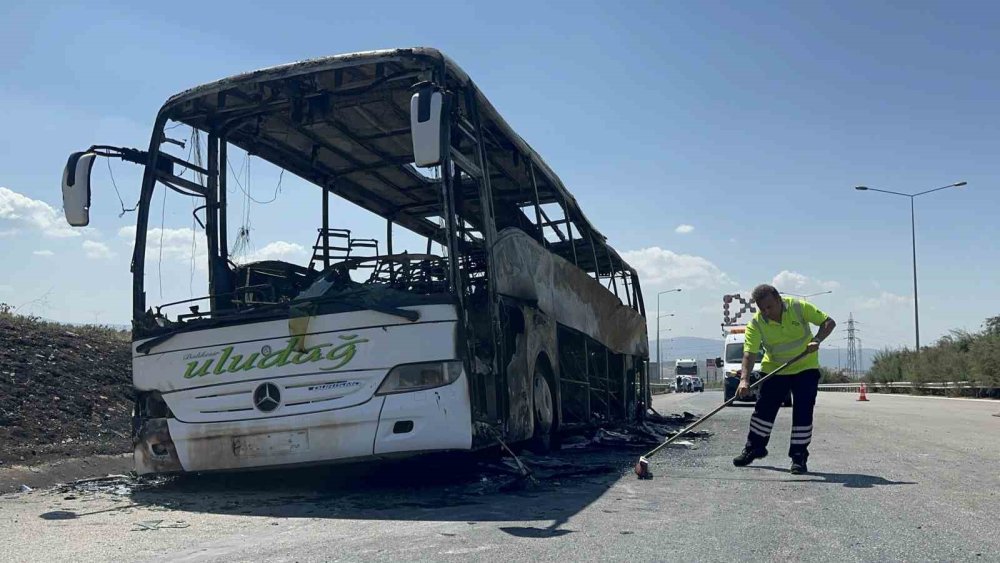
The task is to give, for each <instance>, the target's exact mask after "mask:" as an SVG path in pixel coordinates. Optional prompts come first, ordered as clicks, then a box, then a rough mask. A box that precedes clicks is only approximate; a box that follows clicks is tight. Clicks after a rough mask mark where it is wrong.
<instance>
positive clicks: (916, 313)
mask: <svg viewBox="0 0 1000 563" xmlns="http://www.w3.org/2000/svg"><path fill="white" fill-rule="evenodd" d="M967 184H968V182H955V183H954V184H948V185H947V186H941V187H940V188H934V189H931V190H925V191H922V192H918V193H915V194H904V193H901V192H894V191H890V190H879V189H876V188H869V187H868V186H855V187H854V189H856V190H859V191H872V192H881V193H884V194H892V195H898V196H903V197H908V198H910V240H911V242H912V244H913V333H914V338H915V342H916V346H917V353H918V354H919V353H920V306H919V304H918V302H917V219H916V212H915V211H914V209H913V207H914V206H913V200H914V199H916V198H917V197H919V196H922V195H924V194H929V193H931V192H937V191H940V190H946V189H948V188H961V187H962V186H965V185H967Z"/></svg>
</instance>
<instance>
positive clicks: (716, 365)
mask: <svg viewBox="0 0 1000 563" xmlns="http://www.w3.org/2000/svg"><path fill="white" fill-rule="evenodd" d="M724 365H726V364H724V363H722V358H715V367H717V368H721V367H722V366H724Z"/></svg>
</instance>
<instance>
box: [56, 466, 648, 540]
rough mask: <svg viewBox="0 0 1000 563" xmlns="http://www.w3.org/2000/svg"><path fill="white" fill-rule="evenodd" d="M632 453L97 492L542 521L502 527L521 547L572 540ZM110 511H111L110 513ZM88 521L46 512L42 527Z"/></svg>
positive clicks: (284, 512) (206, 478)
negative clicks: (525, 470) (581, 516)
mask: <svg viewBox="0 0 1000 563" xmlns="http://www.w3.org/2000/svg"><path fill="white" fill-rule="evenodd" d="M636 455H637V452H636V451H633V449H632V448H613V449H611V448H609V449H603V448H598V449H582V450H567V451H562V452H555V453H553V454H551V455H547V456H533V455H525V456H523V457H522V459H523V460H524V461H525V462H526V463H527V464H528V465H529V467H531V468H532V471H533V476H534V479H533V480H529V479H524V478H521V477H519V476H518V475H516V472H515V471H514V470H512V469H511V468H510V466H509V465H507V464H504V463H503V462H502V461H499V460H497V459H496V458H487V459H484V458H483V457H481V456H480V457H475V456H470V455H464V456H463V455H442V456H436V457H428V458H417V459H409V460H397V461H383V462H379V463H366V464H357V465H341V466H326V467H313V468H296V469H272V470H266V471H254V472H246V473H216V474H200V475H199V474H193V475H181V476H175V477H166V478H163V477H160V478H156V479H153V480H140V481H138V482H136V481H134V480H133V481H132V482H131V483H126V484H122V483H119V482H117V481H108V482H107V483H99V484H100V485H101V487H118V488H122V487H124V488H126V489H128V490H127V492H125V491H122V492H119V493H117V494H122V495H123V496H125V497H127V498H128V499H129V500H131V502H132V503H133V504H131V505H129V507H135V506H139V507H142V508H145V509H148V510H152V511H163V510H179V511H189V512H201V513H210V514H224V515H247V516H265V517H271V518H289V517H290V518H333V519H351V520H354V519H363V520H411V521H420V520H426V521H465V522H468V523H469V524H470V525H474V524H476V523H479V522H490V521H506V522H511V521H513V522H518V521H542V522H544V523H543V524H540V526H539V527H532V526H523V527H507V528H504V529H503V531H504V532H506V533H508V534H510V535H512V536H517V537H521V538H533V539H545V538H554V537H559V536H562V535H566V534H570V533H572V532H573V531H574V530H565V529H560V528H561V526H563V525H564V524H565V523H566V522H567V521H568V520H569V519H570V518H571V517H572V516H573V515H575V514H577V513H578V512H580V511H581V510H583V509H584V508H586V507H587V506H588V505H589V504H591V503H592V502H594V501H595V500H597V499H598V498H600V497H601V496H602V495H604V494H605V493H606V492H607V490H608V489H609V488H611V486H613V485H614V484H615V483H616V482H617V481H618V480H619V479H620V478H621V476H622V475H623V474H625V473H626V472H630V471H631V470H632V464H633V463H634V461H635V458H636ZM111 510H113V509H111ZM87 515H89V513H81V514H75V513H68V512H52V513H46V514H44V515H42V518H44V519H47V520H60V519H73V518H79V517H84V516H87Z"/></svg>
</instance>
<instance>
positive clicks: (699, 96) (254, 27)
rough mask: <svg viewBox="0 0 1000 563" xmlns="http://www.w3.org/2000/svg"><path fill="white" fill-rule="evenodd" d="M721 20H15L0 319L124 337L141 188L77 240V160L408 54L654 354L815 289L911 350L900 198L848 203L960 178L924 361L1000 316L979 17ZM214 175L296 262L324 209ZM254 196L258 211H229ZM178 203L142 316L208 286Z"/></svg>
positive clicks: (496, 16)
mask: <svg viewBox="0 0 1000 563" xmlns="http://www.w3.org/2000/svg"><path fill="white" fill-rule="evenodd" d="M147 4H148V5H147ZM729 4H733V5H727V4H725V3H722V2H711V1H706V2H649V3H644V2H630V3H627V5H625V6H618V5H613V3H608V2H594V3H589V2H552V3H547V4H543V3H538V2H523V3H522V2H517V1H508V2H502V3H488V4H487V3H462V2H458V3H438V2H433V1H427V2H421V3H417V4H414V3H412V2H406V3H403V2H389V1H386V2H377V3H361V2H358V3H325V2H323V3H321V2H316V3H296V2H282V3H276V2H270V3H262V2H250V1H241V2H238V3H236V2H232V3H226V2H214V3H204V2H199V3H194V2H183V1H178V2H169V3H135V2H130V3H116V2H107V3H99V4H93V3H86V4H85V3H63V4H60V3H23V4H21V5H17V6H9V7H7V8H5V17H4V18H3V19H2V20H0V48H2V52H3V53H4V54H5V55H4V57H2V58H0V76H2V77H3V78H2V79H0V107H2V108H3V111H2V112H0V115H2V117H0V247H2V248H3V256H4V257H5V259H6V260H5V261H6V263H5V266H4V267H3V268H0V302H5V303H8V304H10V305H13V306H15V307H18V308H19V310H20V311H22V312H25V313H30V314H37V315H40V316H43V317H46V318H52V319H57V320H62V321H68V322H104V323H113V324H127V323H128V321H129V316H130V309H131V303H130V301H131V275H130V274H129V262H130V257H131V246H132V237H133V236H134V233H135V226H134V225H135V220H136V219H135V213H125V214H124V215H121V216H120V213H121V212H122V209H123V207H125V208H127V207H131V206H132V205H133V204H134V203H135V200H136V197H137V194H138V179H139V170H138V168H137V167H136V166H134V165H131V164H128V163H123V162H121V161H119V160H115V161H113V162H112V161H110V160H99V161H98V162H97V163H96V165H95V167H94V177H93V178H94V181H93V183H94V186H95V189H94V196H93V207H92V213H91V224H90V226H89V227H87V228H86V229H82V230H81V229H71V228H70V227H68V226H66V225H65V222H64V221H63V219H62V211H61V196H60V192H59V184H60V178H61V173H62V169H63V166H64V165H65V162H66V158H67V156H68V155H69V154H70V153H71V152H73V151H78V150H83V149H85V148H87V147H88V146H90V145H91V144H95V143H102V144H114V145H123V146H130V147H139V148H145V147H146V146H148V143H149V135H150V129H151V127H152V123H153V118H154V117H155V115H156V112H157V110H158V109H159V107H160V105H162V103H163V102H164V101H165V100H166V99H167V98H168V97H169V96H171V95H173V94H175V93H177V92H180V91H182V90H185V89H187V88H190V87H192V86H196V85H198V84H202V83H205V82H209V81H213V80H216V79H219V78H222V77H226V76H229V75H233V74H237V73H240V72H245V71H249V70H253V69H257V68H261V67H266V66H271V65H275V64H282V63H287V62H292V61H295V60H301V59H305V58H311V57H317V56H323V55H330V54H339V53H347V52H355V51H363V50H370V49H377V48H391V47H408V46H418V45H420V46H431V47H437V48H439V49H441V50H442V51H444V52H445V53H447V54H449V55H450V56H451V57H452V58H453V59H454V60H455V61H457V62H458V64H459V65H461V66H462V67H463V68H464V69H465V70H466V71H467V72H468V73H469V75H470V76H471V77H472V78H473V80H475V81H476V83H477V84H478V85H479V86H480V88H481V89H482V90H483V91H484V92H485V93H486V95H487V96H488V97H489V98H490V100H491V101H492V102H493V104H494V105H495V106H496V107H497V108H498V110H499V111H500V112H501V114H503V115H504V117H505V118H506V120H507V121H508V122H509V123H510V124H511V125H512V126H513V128H514V129H515V130H516V131H518V132H519V133H520V134H521V136H522V137H524V138H525V139H526V140H527V141H528V142H529V143H530V144H531V145H532V146H533V147H534V148H535V149H536V150H537V151H538V152H539V153H540V154H541V155H542V156H543V158H545V159H546V161H547V162H548V163H549V165H550V166H551V167H552V168H553V169H554V170H555V171H556V172H557V173H558V174H559V175H560V177H561V178H562V180H563V182H564V183H565V185H566V186H567V187H568V188H569V189H570V191H571V192H573V194H574V195H575V197H576V198H577V200H578V201H579V203H580V205H581V207H582V208H583V210H584V212H585V213H586V214H587V216H588V218H589V219H590V220H591V222H592V223H593V224H594V225H596V226H597V228H598V229H599V230H600V231H601V232H602V233H604V234H605V235H606V236H607V237H608V240H609V242H610V244H611V245H612V246H614V247H615V248H616V249H617V250H618V251H619V252H620V253H622V254H623V256H625V257H626V259H627V260H628V261H629V262H630V263H631V264H632V265H633V266H634V267H635V268H636V269H637V270H638V271H639V273H640V278H641V281H642V284H643V291H644V295H645V303H646V306H647V317H648V318H649V319H650V321H649V322H650V324H649V326H650V335H651V336H653V335H655V332H656V324H655V318H656V316H657V294H658V293H659V292H660V291H664V290H668V289H674V288H681V289H682V291H681V292H674V293H666V294H663V295H662V296H660V314H662V315H667V314H673V315H674V316H672V317H665V318H663V319H662V321H661V325H660V329H661V332H662V334H663V336H664V337H678V336H700V337H706V338H717V337H718V336H719V335H720V329H719V325H720V323H721V322H722V296H723V295H725V294H728V293H743V294H744V295H745V294H748V293H749V290H750V289H751V288H752V287H753V286H754V285H756V284H758V283H764V282H768V283H774V284H775V285H776V286H777V287H778V289H779V290H782V291H785V292H790V293H798V294H810V293H815V292H821V291H831V292H832V293H828V294H824V295H818V296H816V297H814V298H812V300H813V302H814V303H816V304H817V305H818V306H819V307H820V308H822V309H823V310H825V311H826V312H828V313H829V314H831V315H832V316H833V317H834V318H835V319H837V320H838V321H839V322H840V326H841V327H845V326H846V320H847V318H848V316H849V315H853V316H854V318H855V319H856V320H857V321H858V323H859V324H858V327H859V330H860V333H859V334H860V336H861V338H862V340H863V343H864V347H866V348H883V347H899V346H907V345H908V346H912V344H913V285H912V283H913V280H912V256H911V239H910V230H909V226H910V224H909V220H910V217H909V209H908V205H909V202H908V201H907V199H906V198H902V197H897V196H890V195H885V194H879V193H874V192H871V191H869V192H859V191H855V190H854V189H853V187H854V186H856V185H859V184H864V185H868V186H871V187H876V188H881V189H887V190H893V191H901V192H907V193H913V192H918V191H922V190H925V189H929V188H935V187H938V186H943V185H947V184H951V183H952V182H956V181H959V180H964V181H967V182H968V186H967V187H964V188H954V189H949V190H944V191H941V192H938V193H934V194H929V195H927V196H922V197H920V198H917V199H916V202H915V203H916V227H917V232H916V242H917V261H918V276H919V305H920V313H921V315H920V326H921V342H922V343H923V344H927V343H930V342H932V341H934V340H935V339H937V338H939V337H941V336H942V335H945V334H947V333H948V332H949V331H950V330H954V329H958V330H978V329H979V328H980V325H981V324H982V322H983V320H984V319H985V318H986V317H988V316H994V315H998V314H1000V300H998V299H997V297H996V295H995V291H996V288H997V283H996V280H997V279H998V277H1000V261H998V260H997V246H996V244H995V241H996V240H997V239H998V238H1000V222H998V221H997V213H998V210H1000V195H998V191H997V186H998V180H1000V172H998V163H1000V158H998V155H1000V150H998V149H1000V139H998V136H997V131H998V127H997V125H998V123H997V122H998V119H1000V112H998V110H997V104H996V93H997V92H998V91H1000V75H998V74H997V72H996V69H997V68H1000V38H998V36H997V34H996V29H998V28H1000V4H996V3H991V2H986V1H982V2H937V3H929V2H882V3H872V2H846V1H845V2H828V3H827V2H766V3H762V2H758V3H752V4H751V3H742V4H740V3H729ZM174 132H176V133H177V135H178V136H179V137H180V138H181V139H180V140H188V141H189V140H190V139H189V133H188V132H187V130H186V128H177V129H176V130H174ZM188 146H190V144H189V145H188ZM178 150H179V149H178ZM177 154H183V152H178V153H177ZM230 164H231V166H232V168H233V170H232V171H231V174H232V175H233V176H235V177H237V178H240V180H241V182H244V183H246V186H242V185H241V186H238V187H232V186H231V188H232V189H233V190H234V194H235V195H233V196H231V204H232V205H233V206H234V207H233V211H234V212H237V213H236V214H235V215H236V216H237V217H242V218H244V219H245V218H246V214H247V212H248V211H247V207H249V213H250V217H251V221H250V223H251V224H252V231H251V241H250V244H249V245H248V247H247V249H246V250H245V252H244V259H253V258H263V257H272V258H283V259H289V260H292V261H299V262H302V261H304V260H306V259H307V256H308V251H307V250H306V249H307V248H308V247H310V246H311V245H312V244H313V242H314V239H315V230H314V228H315V227H314V226H313V224H314V223H315V222H316V221H313V220H312V217H316V218H317V221H318V210H317V208H316V205H315V204H316V202H317V201H318V191H317V190H315V189H314V188H311V187H310V186H307V185H305V182H303V181H301V180H299V179H297V178H295V177H291V176H285V177H283V178H281V179H280V184H279V175H278V173H277V170H275V169H273V167H270V166H269V165H267V164H266V163H264V162H262V161H260V159H251V160H250V170H251V172H250V173H249V174H247V173H246V165H247V159H246V157H245V155H241V154H231V155H230ZM230 183H231V184H232V181H231V182H230ZM116 187H117V194H116V189H115V188H116ZM236 189H240V190H242V191H243V193H240V192H235V190H236ZM248 189H249V193H250V194H251V197H253V198H254V199H255V200H257V201H261V202H266V201H269V200H270V199H272V197H273V196H275V195H277V198H276V200H275V201H274V203H272V204H267V205H265V204H259V203H254V202H253V201H249V203H250V205H247V203H248V200H247V197H246V195H245V193H247V191H248ZM118 194H120V198H121V200H119V195H118ZM191 207H192V204H191V202H190V201H186V200H185V199H184V198H183V197H180V196H172V197H170V198H167V200H166V201H164V200H160V201H159V202H157V203H156V204H154V206H153V209H152V213H151V217H153V219H152V220H151V225H150V228H151V232H150V244H151V246H150V249H149V251H148V254H149V255H150V256H149V257H148V259H149V260H150V263H149V265H148V266H147V293H148V295H149V301H150V303H163V302H165V301H167V300H170V299H175V300H178V299H185V298H188V297H193V296H200V295H203V294H204V293H205V292H206V288H205V282H204V279H205V275H204V267H203V265H201V264H200V262H199V257H200V256H202V255H203V250H202V249H201V245H200V244H199V243H198V242H197V237H193V236H192V235H193V234H194V232H193V231H192V229H195V230H197V229H198V227H197V226H196V225H193V224H192V219H191ZM364 215H366V214H365V213H364V212H361V211H360V210H358V209H357V208H352V207H351V206H349V205H347V204H343V205H340V206H339V207H338V208H337V210H336V213H335V217H334V218H335V222H338V224H340V225H344V226H347V227H349V228H351V229H353V230H354V231H355V233H356V236H362V235H364V234H368V233H371V235H370V236H378V235H380V234H381V231H382V229H383V227H382V223H381V220H378V221H376V220H375V219H373V218H371V217H370V216H369V217H365V216H364ZM303 216H305V217H306V218H307V219H309V220H303ZM156 218H159V219H160V220H159V222H157V221H156ZM234 222H237V221H234ZM153 223H157V224H155V225H154V224H153ZM304 225H308V226H307V227H306V226H304ZM230 236H231V239H232V238H233V235H230ZM192 241H194V243H193V244H192ZM414 244H416V243H414ZM415 249H416V248H412V247H411V250H415ZM192 254H193V255H194V260H192ZM845 337H846V332H845V331H843V330H838V331H837V332H836V333H835V334H834V336H833V337H831V338H833V339H834V340H833V342H839V341H840V340H841V339H843V338H845ZM841 344H842V343H841Z"/></svg>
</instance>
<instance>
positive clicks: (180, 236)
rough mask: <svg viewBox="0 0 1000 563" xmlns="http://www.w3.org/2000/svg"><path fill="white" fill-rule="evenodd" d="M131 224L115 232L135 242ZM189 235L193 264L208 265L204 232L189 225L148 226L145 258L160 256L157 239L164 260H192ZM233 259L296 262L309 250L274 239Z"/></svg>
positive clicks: (307, 254) (243, 262) (307, 257)
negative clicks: (161, 247)
mask: <svg viewBox="0 0 1000 563" xmlns="http://www.w3.org/2000/svg"><path fill="white" fill-rule="evenodd" d="M135 230H136V228H135V227H134V226H128V227H122V228H121V229H120V230H119V231H118V236H119V237H121V238H122V239H125V240H127V241H128V242H129V244H132V245H134V244H135ZM192 237H193V238H194V244H193V250H194V261H195V267H196V268H197V269H199V270H205V269H206V268H207V261H208V250H207V249H206V247H205V236H204V234H203V233H202V232H200V231H193V230H191V229H189V228H179V229H171V228H165V229H160V228H155V229H150V230H149V232H148V233H147V235H146V261H147V262H150V261H158V260H159V259H160V241H161V240H162V241H163V242H162V244H163V260H164V261H176V262H182V263H186V264H187V263H190V262H191V252H192ZM232 258H233V261H234V262H237V263H240V264H247V263H250V262H258V261H261V260H284V261H286V262H293V263H298V264H303V263H305V261H306V260H308V259H309V252H308V250H307V249H306V248H305V247H304V246H302V245H300V244H296V243H294V242H285V241H281V240H279V241H274V242H271V243H268V244H266V245H264V246H263V247H261V248H259V249H257V250H254V251H252V252H249V253H247V254H245V255H243V256H234V257H232Z"/></svg>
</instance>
